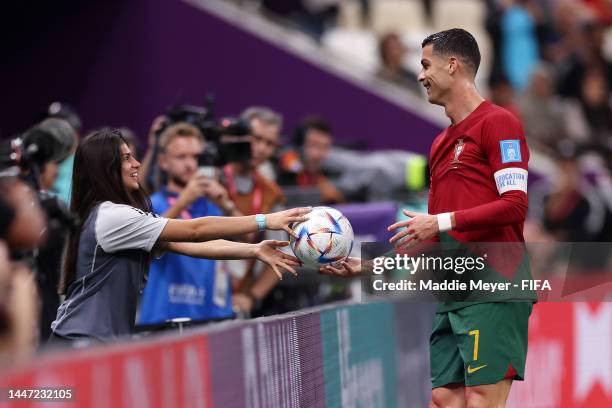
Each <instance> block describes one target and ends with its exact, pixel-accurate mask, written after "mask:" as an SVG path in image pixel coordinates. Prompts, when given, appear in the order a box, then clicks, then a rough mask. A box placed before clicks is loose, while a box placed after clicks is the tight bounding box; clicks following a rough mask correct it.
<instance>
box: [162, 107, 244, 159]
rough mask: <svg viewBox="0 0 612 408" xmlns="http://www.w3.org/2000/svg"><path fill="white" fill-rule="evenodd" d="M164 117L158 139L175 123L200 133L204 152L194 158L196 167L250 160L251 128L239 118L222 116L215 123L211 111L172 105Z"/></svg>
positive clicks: (202, 108)
mask: <svg viewBox="0 0 612 408" xmlns="http://www.w3.org/2000/svg"><path fill="white" fill-rule="evenodd" d="M166 118H167V120H166V121H165V123H164V126H162V128H161V129H160V130H159V131H158V133H157V135H158V136H159V135H161V134H162V133H163V131H164V130H165V129H166V128H167V127H168V126H171V125H173V124H175V123H189V124H192V125H193V126H195V127H197V128H198V129H199V130H200V132H201V133H202V135H203V136H204V139H205V140H206V147H205V148H204V152H203V153H202V154H201V155H200V157H199V158H198V165H199V166H200V167H207V166H214V167H222V166H224V165H225V164H227V163H232V162H240V163H248V162H249V161H250V160H251V139H250V134H251V128H250V126H249V124H248V123H246V122H245V121H243V120H241V119H238V118H234V117H224V118H221V119H220V120H218V121H215V120H213V119H212V109H211V108H204V107H199V106H193V105H180V106H175V107H173V108H171V109H170V110H169V111H168V112H167V113H166Z"/></svg>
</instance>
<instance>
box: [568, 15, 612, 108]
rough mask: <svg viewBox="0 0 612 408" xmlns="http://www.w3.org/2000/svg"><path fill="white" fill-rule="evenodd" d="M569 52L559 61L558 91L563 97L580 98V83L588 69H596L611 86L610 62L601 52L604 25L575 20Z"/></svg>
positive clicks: (611, 71) (608, 85)
mask: <svg viewBox="0 0 612 408" xmlns="http://www.w3.org/2000/svg"><path fill="white" fill-rule="evenodd" d="M574 18H575V17H574ZM574 24H576V26H577V27H576V32H575V34H574V39H573V41H571V42H570V43H569V44H568V48H569V53H568V55H567V57H566V58H565V59H564V60H562V61H560V76H559V92H560V94H561V96H563V97H572V98H580V95H581V93H582V92H581V84H582V82H583V79H584V76H585V75H586V73H587V71H588V70H592V69H598V70H600V71H601V73H602V74H603V76H604V78H605V81H606V82H607V88H608V89H610V88H612V64H611V63H610V62H609V61H608V60H606V58H605V56H604V54H603V39H604V27H603V26H601V25H600V24H597V23H595V22H581V21H575V22H574Z"/></svg>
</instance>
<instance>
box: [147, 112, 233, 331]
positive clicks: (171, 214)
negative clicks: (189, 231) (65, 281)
mask: <svg viewBox="0 0 612 408" xmlns="http://www.w3.org/2000/svg"><path fill="white" fill-rule="evenodd" d="M205 143H206V141H205V140H204V136H203V135H202V133H201V132H200V130H199V129H198V128H197V127H195V126H193V125H191V124H188V123H176V124H173V125H170V126H168V127H167V128H166V129H165V130H164V131H163V132H162V134H161V136H160V138H159V150H160V154H159V159H158V162H159V167H160V169H161V170H163V171H164V172H165V173H166V175H167V182H166V185H165V186H163V187H162V188H161V189H160V191H158V192H157V193H155V194H153V195H152V196H151V203H152V205H153V212H154V213H156V214H162V216H163V217H165V218H180V219H193V218H198V217H206V216H219V215H223V214H225V215H234V216H235V215H242V214H239V213H238V212H237V211H236V208H235V206H234V204H233V203H232V202H231V201H230V200H229V197H228V195H227V191H226V190H225V188H223V186H221V185H220V184H219V182H218V181H216V180H215V179H214V177H212V178H211V177H209V176H207V175H204V174H202V172H201V171H200V172H199V171H198V159H199V158H200V157H201V155H202V153H203V152H204V146H205ZM231 293H232V292H231V285H230V282H229V276H228V275H227V274H225V273H222V272H221V271H220V270H219V268H217V262H216V261H215V260H212V259H197V258H192V257H188V256H185V255H180V254H173V253H170V254H166V255H165V256H163V257H162V258H161V259H156V260H154V261H153V262H152V264H151V268H150V270H149V277H148V281H147V286H146V288H145V291H144V297H143V300H142V305H141V309H140V319H139V324H140V325H159V324H163V323H165V322H166V321H168V320H170V319H173V318H178V317H188V318H190V319H192V321H193V322H198V321H205V320H212V319H227V318H231V317H233V312H232V299H231Z"/></svg>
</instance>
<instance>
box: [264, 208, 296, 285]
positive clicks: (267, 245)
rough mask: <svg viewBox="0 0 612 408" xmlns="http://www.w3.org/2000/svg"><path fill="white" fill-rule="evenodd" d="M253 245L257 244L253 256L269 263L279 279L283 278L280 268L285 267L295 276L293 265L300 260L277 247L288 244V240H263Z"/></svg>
mask: <svg viewBox="0 0 612 408" xmlns="http://www.w3.org/2000/svg"><path fill="white" fill-rule="evenodd" d="M277 214H278V213H277ZM255 245H256V246H257V248H256V249H255V257H256V258H257V259H259V260H260V261H262V262H265V263H267V264H268V265H270V267H271V268H272V270H273V271H274V273H276V275H277V276H278V278H279V279H283V275H282V273H281V269H285V270H287V271H289V272H291V273H292V274H294V275H296V276H297V271H296V270H295V268H294V266H300V261H299V260H298V259H297V258H296V257H295V256H292V255H289V254H286V253H284V252H282V251H281V250H280V249H279V248H281V247H286V246H287V245H289V242H288V241H275V240H265V241H261V242H260V243H259V244H255Z"/></svg>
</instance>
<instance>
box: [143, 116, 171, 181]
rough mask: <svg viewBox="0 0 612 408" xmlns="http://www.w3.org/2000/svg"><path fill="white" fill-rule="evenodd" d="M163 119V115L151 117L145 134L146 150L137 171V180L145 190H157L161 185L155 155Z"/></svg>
mask: <svg viewBox="0 0 612 408" xmlns="http://www.w3.org/2000/svg"><path fill="white" fill-rule="evenodd" d="M165 121H166V116H165V115H159V116H157V117H156V118H155V119H153V122H152V123H151V127H150V128H149V133H148V135H147V150H146V151H145V153H144V156H143V157H142V163H141V165H140V172H139V173H138V182H139V183H140V184H141V185H143V186H144V187H145V188H146V189H147V191H157V190H159V188H160V187H161V183H162V177H161V174H160V170H159V166H157V156H158V154H159V151H158V150H159V146H158V143H157V142H158V140H157V139H158V137H159V135H160V131H161V130H162V129H163V128H164V126H165Z"/></svg>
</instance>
